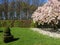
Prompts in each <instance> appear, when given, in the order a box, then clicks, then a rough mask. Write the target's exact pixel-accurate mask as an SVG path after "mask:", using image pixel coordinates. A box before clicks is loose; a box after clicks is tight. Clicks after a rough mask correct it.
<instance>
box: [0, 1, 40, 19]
mask: <svg viewBox="0 0 60 45" xmlns="http://www.w3.org/2000/svg"><path fill="white" fill-rule="evenodd" d="M38 2H39V0H32V5H31V0H11V1H10V2H9V1H8V0H2V4H0V19H6V20H7V19H30V18H31V14H32V13H33V11H35V9H36V8H37V6H38V5H39V3H38ZM24 17H25V18H24Z"/></svg>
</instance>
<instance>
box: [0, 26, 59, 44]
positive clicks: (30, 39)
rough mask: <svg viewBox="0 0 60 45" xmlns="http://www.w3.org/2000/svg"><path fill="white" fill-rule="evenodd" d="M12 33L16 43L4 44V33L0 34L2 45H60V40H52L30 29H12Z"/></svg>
mask: <svg viewBox="0 0 60 45" xmlns="http://www.w3.org/2000/svg"><path fill="white" fill-rule="evenodd" d="M11 33H12V35H14V37H15V38H19V39H18V40H16V41H13V42H10V43H4V42H3V32H0V45H60V39H56V38H51V37H48V36H45V35H42V34H39V33H38V32H34V31H32V30H30V29H29V28H18V27H16V28H11Z"/></svg>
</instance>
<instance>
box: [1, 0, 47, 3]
mask: <svg viewBox="0 0 60 45" xmlns="http://www.w3.org/2000/svg"><path fill="white" fill-rule="evenodd" d="M10 1H11V0H9V2H10ZM47 1H48V0H40V3H41V4H42V3H46V2H47ZM1 3H2V0H0V4H1Z"/></svg>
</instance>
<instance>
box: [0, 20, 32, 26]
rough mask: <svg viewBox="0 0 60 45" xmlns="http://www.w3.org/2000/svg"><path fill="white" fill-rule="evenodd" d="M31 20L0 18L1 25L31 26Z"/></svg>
mask: <svg viewBox="0 0 60 45" xmlns="http://www.w3.org/2000/svg"><path fill="white" fill-rule="evenodd" d="M31 23H32V21H31V20H0V27H6V26H9V27H31Z"/></svg>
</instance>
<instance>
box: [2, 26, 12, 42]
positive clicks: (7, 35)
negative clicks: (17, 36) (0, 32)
mask: <svg viewBox="0 0 60 45" xmlns="http://www.w3.org/2000/svg"><path fill="white" fill-rule="evenodd" d="M3 38H4V42H6V43H7V42H11V41H12V40H13V36H12V35H11V32H10V28H9V27H7V28H6V29H5V30H4V37H3Z"/></svg>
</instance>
